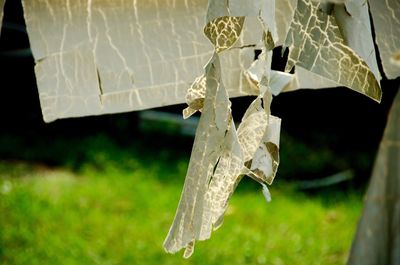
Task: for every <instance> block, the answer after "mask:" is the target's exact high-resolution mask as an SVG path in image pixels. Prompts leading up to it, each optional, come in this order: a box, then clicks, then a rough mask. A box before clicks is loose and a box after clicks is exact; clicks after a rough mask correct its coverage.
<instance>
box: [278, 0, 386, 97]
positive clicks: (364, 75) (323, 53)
mask: <svg viewBox="0 0 400 265" xmlns="http://www.w3.org/2000/svg"><path fill="white" fill-rule="evenodd" d="M285 46H286V47H289V58H288V64H287V66H286V70H287V71H289V70H291V69H292V68H293V66H295V65H299V66H301V67H303V68H304V69H306V70H308V71H310V72H313V73H314V74H317V75H320V76H322V77H324V78H326V79H329V80H331V81H333V82H335V83H337V84H340V85H342V86H346V87H348V88H351V89H353V90H355V91H357V92H359V93H362V94H364V95H366V96H368V97H370V98H372V99H374V100H376V101H380V99H381V96H382V92H381V89H380V86H379V83H378V82H377V80H376V78H375V77H374V74H373V73H372V72H371V71H370V70H369V68H368V65H367V64H366V63H365V62H364V61H363V60H362V59H361V58H360V57H359V56H358V55H357V54H356V53H355V52H354V51H353V50H352V49H351V48H349V47H348V46H347V45H346V44H345V43H344V39H343V37H342V35H341V32H340V30H339V27H338V25H337V23H336V20H335V18H334V17H333V16H331V15H328V14H326V13H324V12H322V11H320V4H319V3H316V2H313V1H311V0H299V1H298V4H297V9H296V12H295V15H294V18H293V21H292V24H291V26H290V30H289V33H288V36H287V38H286V40H285Z"/></svg>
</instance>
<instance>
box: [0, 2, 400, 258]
mask: <svg viewBox="0 0 400 265" xmlns="http://www.w3.org/2000/svg"><path fill="white" fill-rule="evenodd" d="M281 64H282V63H281V61H280V60H279V59H276V58H275V60H274V67H275V68H279V67H280V65H281ZM0 65H1V68H0V69H1V72H0V91H1V94H0V99H1V101H0V102H1V104H0V264H228V263H229V264H277V265H278V264H344V263H345V261H346V259H347V255H348V252H349V249H350V245H351V240H352V237H353V234H354V232H355V228H356V224H357V221H358V218H359V215H360V213H361V209H362V198H363V194H364V191H365V189H366V186H367V184H368V180H369V176H370V173H371V169H372V166H373V162H374V158H375V154H376V151H377V148H378V145H379V141H380V139H381V136H382V133H383V129H384V126H385V123H386V119H387V115H388V112H389V109H390V105H391V103H392V100H393V98H394V95H395V92H396V90H397V87H399V83H400V82H399V80H397V81H391V82H389V81H387V80H385V79H384V80H383V81H382V87H383V100H382V103H381V104H377V103H375V102H373V101H372V100H370V99H368V98H367V97H365V96H362V95H360V94H358V93H356V92H353V91H351V90H349V89H346V88H333V89H324V90H300V91H297V92H290V93H286V94H282V95H279V96H277V97H275V98H274V101H273V104H272V113H273V114H274V115H275V116H278V117H280V118H282V136H281V164H280V168H279V171H278V175H277V177H276V179H275V182H274V184H273V185H272V186H271V188H270V191H271V193H272V202H271V203H268V204H267V203H266V202H265V200H264V198H263V196H262V193H261V188H260V187H259V185H258V184H256V183H254V182H252V181H251V180H249V179H244V180H243V181H242V182H241V184H240V185H239V187H238V190H237V192H236V193H235V194H234V196H233V198H232V201H231V203H230V206H229V208H228V211H227V213H226V217H225V222H224V225H223V226H222V227H221V228H220V229H219V230H217V231H216V232H215V233H214V234H213V236H212V238H211V240H209V241H206V242H199V243H198V244H197V245H196V251H195V253H194V255H193V256H192V257H191V258H190V260H183V259H182V257H181V254H182V253H180V254H177V255H170V254H166V253H165V252H164V250H163V248H162V243H163V240H164V238H165V236H166V234H167V232H168V229H169V226H170V224H171V223H172V220H173V217H174V214H175V209H176V207H177V204H178V201H179V196H180V192H181V189H182V186H183V182H184V177H185V173H186V168H187V165H188V160H189V157H190V153H191V146H192V143H193V139H194V138H193V136H194V132H195V128H196V123H197V119H198V117H194V118H192V119H189V120H188V121H185V122H184V121H182V119H181V118H180V113H181V111H182V109H183V108H184V105H178V106H172V107H165V108H158V109H154V110H151V111H142V112H131V113H125V114H113V115H103V116H97V117H84V118H75V119H64V120H58V121H55V122H53V123H49V124H46V123H44V122H43V120H42V116H41V110H40V105H39V97H38V92H37V88H36V81H35V76H34V61H33V58H32V55H31V53H30V50H29V41H28V38H27V35H26V30H25V24H24V20H23V16H22V8H21V3H20V1H7V2H6V5H5V15H4V22H3V27H2V29H1V36H0ZM232 101H233V114H234V117H235V120H236V121H240V118H241V116H242V115H243V113H244V111H245V110H246V108H247V106H248V105H249V103H250V102H251V101H252V98H250V97H247V98H239V99H233V100H232Z"/></svg>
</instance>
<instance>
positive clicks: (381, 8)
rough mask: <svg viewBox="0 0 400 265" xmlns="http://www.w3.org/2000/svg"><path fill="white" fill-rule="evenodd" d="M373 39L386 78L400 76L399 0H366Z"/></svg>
mask: <svg viewBox="0 0 400 265" xmlns="http://www.w3.org/2000/svg"><path fill="white" fill-rule="evenodd" d="M368 3H369V6H370V9H371V15H372V21H373V23H374V28H375V39H376V44H377V45H378V49H379V54H380V57H381V59H382V65H383V69H384V72H385V74H386V76H387V78H388V79H395V78H397V77H399V76H400V1H399V0H385V1H382V0H368Z"/></svg>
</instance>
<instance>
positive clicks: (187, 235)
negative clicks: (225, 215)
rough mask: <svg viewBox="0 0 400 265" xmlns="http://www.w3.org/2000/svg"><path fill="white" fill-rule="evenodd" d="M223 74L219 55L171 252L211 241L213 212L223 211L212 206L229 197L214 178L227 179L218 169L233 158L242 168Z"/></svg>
mask: <svg viewBox="0 0 400 265" xmlns="http://www.w3.org/2000/svg"><path fill="white" fill-rule="evenodd" d="M219 71H220V65H219V58H218V55H216V54H215V55H214V56H213V58H212V59H211V61H210V62H209V64H208V65H207V66H206V72H205V76H206V83H207V84H206V85H207V90H206V97H205V101H204V108H203V112H202V115H201V117H200V121H199V125H198V128H197V131H196V137H195V141H194V144H193V149H192V154H191V157H190V162H189V168H188V171H187V175H186V179H185V184H184V187H183V191H182V195H181V199H180V202H179V206H178V209H177V212H176V215H175V219H174V222H173V224H172V226H171V228H170V231H169V233H168V236H167V238H166V240H165V242H164V248H165V249H166V250H167V251H168V252H172V253H174V252H177V251H179V250H180V249H181V248H187V247H189V250H193V247H191V246H192V245H193V243H192V242H194V241H195V240H205V239H207V238H209V237H210V234H211V230H212V226H213V225H215V224H216V223H215V222H216V220H215V218H214V217H213V214H212V212H213V211H214V212H220V210H221V209H220V208H219V207H218V208H211V206H210V205H212V204H214V205H215V203H216V202H215V201H212V200H211V199H212V197H213V196H214V195H218V196H224V195H227V193H222V190H213V189H211V188H210V185H211V184H212V183H219V181H216V180H215V179H214V178H213V175H216V177H217V176H220V177H223V175H221V174H220V173H219V172H220V170H217V169H216V167H221V166H222V165H223V164H225V160H226V159H228V160H229V158H230V157H231V159H235V161H236V160H238V161H239V163H238V165H241V164H242V163H240V162H241V160H242V158H241V156H242V154H241V150H240V148H238V145H237V144H233V145H232V143H234V142H235V138H237V136H235V134H236V131H235V130H234V123H233V122H232V117H231V113H230V112H231V110H230V102H229V98H228V95H227V93H226V90H225V88H224V87H223V85H222V84H221V83H220V82H221V80H220V72H219ZM236 142H238V141H236ZM226 148H228V150H226ZM218 161H220V163H221V165H220V164H219V163H218ZM232 165H233V164H232ZM225 169H226V168H225ZM238 169H239V171H238V172H236V170H235V169H234V171H235V172H236V173H237V175H239V174H240V170H241V167H240V166H239V167H238ZM227 173H228V172H227ZM229 176H231V177H230V180H225V182H226V181H230V183H231V185H232V184H233V183H234V182H235V180H234V179H232V175H231V174H229ZM234 177H236V176H234ZM211 186H212V185H211ZM217 187H219V188H220V189H221V188H222V189H226V188H228V186H227V183H224V185H217ZM220 206H221V205H220ZM186 254H187V255H186ZM186 254H185V256H189V254H191V253H186Z"/></svg>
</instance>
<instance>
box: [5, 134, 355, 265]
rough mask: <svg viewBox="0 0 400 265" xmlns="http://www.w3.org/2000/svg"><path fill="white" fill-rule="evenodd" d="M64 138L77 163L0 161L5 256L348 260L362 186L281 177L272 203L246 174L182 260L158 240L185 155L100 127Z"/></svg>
mask: <svg viewBox="0 0 400 265" xmlns="http://www.w3.org/2000/svg"><path fill="white" fill-rule="evenodd" d="M64 145H65V146H64V148H67V147H69V149H73V150H75V149H77V150H78V149H79V150H86V151H77V150H75V151H76V152H78V153H79V152H82V153H80V155H79V156H78V157H81V159H82V161H81V163H80V166H79V167H77V166H76V164H77V163H78V162H79V161H73V163H72V165H70V164H71V163H70V162H68V161H69V160H68V161H66V162H64V161H62V162H59V163H58V164H57V165H56V166H53V167H49V166H47V165H43V164H41V163H37V162H25V161H10V160H8V161H2V162H0V264H32V265H35V264H277V265H278V264H290V265H291V264H296V265H301V264H307V265H312V264H324V265H329V264H335V265H336V264H344V263H345V261H346V258H347V255H348V251H349V248H350V245H351V240H352V237H353V233H354V231H355V225H356V222H357V218H358V216H359V214H360V209H361V196H360V195H359V194H358V193H348V194H346V193H343V192H333V191H330V192H329V191H328V192H327V193H326V194H321V193H319V194H317V195H313V196H306V195H304V194H302V193H299V192H296V191H294V190H293V189H292V188H291V187H290V186H289V185H288V184H286V183H285V182H280V181H279V179H278V180H277V181H276V183H275V184H274V185H273V186H272V187H271V193H272V202H271V203H266V202H265V200H264V198H263V196H262V194H261V190H260V188H259V187H257V186H254V185H250V184H249V183H247V182H250V181H247V180H245V181H244V182H245V183H241V184H240V185H239V189H238V191H237V192H236V193H235V194H234V196H233V198H232V200H231V203H230V206H229V208H228V211H227V214H226V216H225V221H224V224H223V226H222V227H221V228H220V229H219V230H217V231H215V232H214V233H213V235H212V237H211V239H210V240H208V241H205V242H197V244H196V248H195V253H194V254H193V256H192V257H191V258H190V259H189V260H184V259H183V258H182V257H181V255H182V253H178V254H176V255H170V254H167V253H165V252H164V250H163V248H162V243H163V240H164V238H165V236H166V234H167V232H168V229H169V226H170V224H171V222H172V220H173V217H174V214H175V209H176V206H177V203H178V200H179V196H180V192H181V188H182V184H183V180H184V175H185V171H186V166H187V153H185V152H183V153H182V152H178V151H174V150H169V149H162V148H161V149H160V148H158V147H157V146H150V147H149V149H146V148H145V147H143V146H140V145H134V146H131V147H125V148H120V147H119V146H118V145H117V144H114V143H113V142H112V141H110V139H108V138H106V137H104V136H101V135H100V136H98V137H91V138H87V139H81V140H80V141H77V142H73V141H72V142H66V143H64ZM83 147H85V148H83ZM74 148H75V149H74ZM52 150H53V151H52ZM54 150H56V151H54ZM62 150H63V148H62V147H59V146H56V147H54V144H53V145H50V146H48V152H47V153H51V154H53V157H52V158H53V159H55V160H56V161H59V160H57V159H58V158H57V153H59V152H62ZM68 152H71V151H68ZM68 154H69V153H68ZM73 154H74V152H72V154H71V157H73ZM82 154H83V155H82ZM254 187H257V189H255V188H254Z"/></svg>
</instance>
